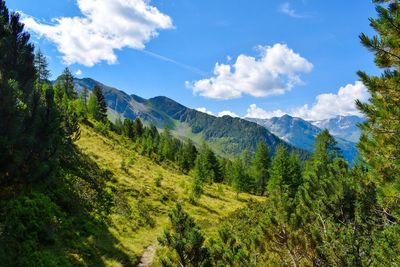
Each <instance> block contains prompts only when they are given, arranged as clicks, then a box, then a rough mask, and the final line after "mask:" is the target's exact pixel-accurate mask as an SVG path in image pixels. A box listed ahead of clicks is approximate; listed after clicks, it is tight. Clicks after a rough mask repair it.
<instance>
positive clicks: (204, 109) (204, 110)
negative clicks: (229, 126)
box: [196, 107, 214, 116]
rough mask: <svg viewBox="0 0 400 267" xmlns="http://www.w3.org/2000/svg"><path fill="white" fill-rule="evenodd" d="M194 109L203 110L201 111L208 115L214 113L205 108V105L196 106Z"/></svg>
mask: <svg viewBox="0 0 400 267" xmlns="http://www.w3.org/2000/svg"><path fill="white" fill-rule="evenodd" d="M196 110H197V111H200V112H203V113H206V114H208V115H213V116H214V113H212V112H211V111H209V110H207V109H206V108H205V107H201V108H196Z"/></svg>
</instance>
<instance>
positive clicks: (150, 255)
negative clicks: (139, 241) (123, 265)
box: [138, 245, 156, 267]
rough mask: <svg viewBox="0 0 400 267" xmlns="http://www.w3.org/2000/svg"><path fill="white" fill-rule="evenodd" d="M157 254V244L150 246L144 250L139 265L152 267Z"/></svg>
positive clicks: (139, 266)
mask: <svg viewBox="0 0 400 267" xmlns="http://www.w3.org/2000/svg"><path fill="white" fill-rule="evenodd" d="M155 255H156V246H154V245H151V246H148V247H147V248H146V250H145V251H144V253H143V255H142V258H141V259H140V263H139V265H138V267H150V266H151V264H152V263H153V260H154V257H155Z"/></svg>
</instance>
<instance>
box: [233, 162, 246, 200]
mask: <svg viewBox="0 0 400 267" xmlns="http://www.w3.org/2000/svg"><path fill="white" fill-rule="evenodd" d="M232 168H233V170H232V186H233V188H234V189H235V191H236V197H237V198H239V194H240V193H242V192H245V191H247V189H248V181H249V177H248V175H247V173H246V170H245V167H244V164H243V161H242V160H241V159H236V160H235V161H234V162H233V166H232Z"/></svg>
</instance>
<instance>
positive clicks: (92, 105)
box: [87, 94, 130, 137]
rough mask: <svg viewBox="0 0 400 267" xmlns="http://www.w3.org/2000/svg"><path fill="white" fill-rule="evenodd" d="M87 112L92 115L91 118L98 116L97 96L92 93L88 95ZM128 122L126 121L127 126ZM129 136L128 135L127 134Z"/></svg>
mask: <svg viewBox="0 0 400 267" xmlns="http://www.w3.org/2000/svg"><path fill="white" fill-rule="evenodd" d="M87 108H88V112H89V114H90V115H92V117H93V118H95V119H96V120H97V119H98V118H100V115H99V103H98V102H97V97H96V96H95V95H94V94H91V95H90V96H89V100H88V106H87ZM128 124H129V122H127V123H126V125H127V127H128ZM128 137H130V136H128Z"/></svg>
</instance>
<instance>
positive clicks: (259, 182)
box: [253, 141, 270, 195]
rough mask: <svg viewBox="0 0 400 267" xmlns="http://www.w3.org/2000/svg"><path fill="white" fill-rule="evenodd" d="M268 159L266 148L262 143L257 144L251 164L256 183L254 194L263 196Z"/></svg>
mask: <svg viewBox="0 0 400 267" xmlns="http://www.w3.org/2000/svg"><path fill="white" fill-rule="evenodd" d="M269 167H270V159H269V154H268V148H267V145H266V144H265V142H264V141H260V142H258V144H257V148H256V154H255V156H254V162H253V173H254V176H255V180H256V181H255V182H256V192H257V193H258V194H260V195H264V192H265V189H266V186H267V183H268V180H269Z"/></svg>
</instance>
